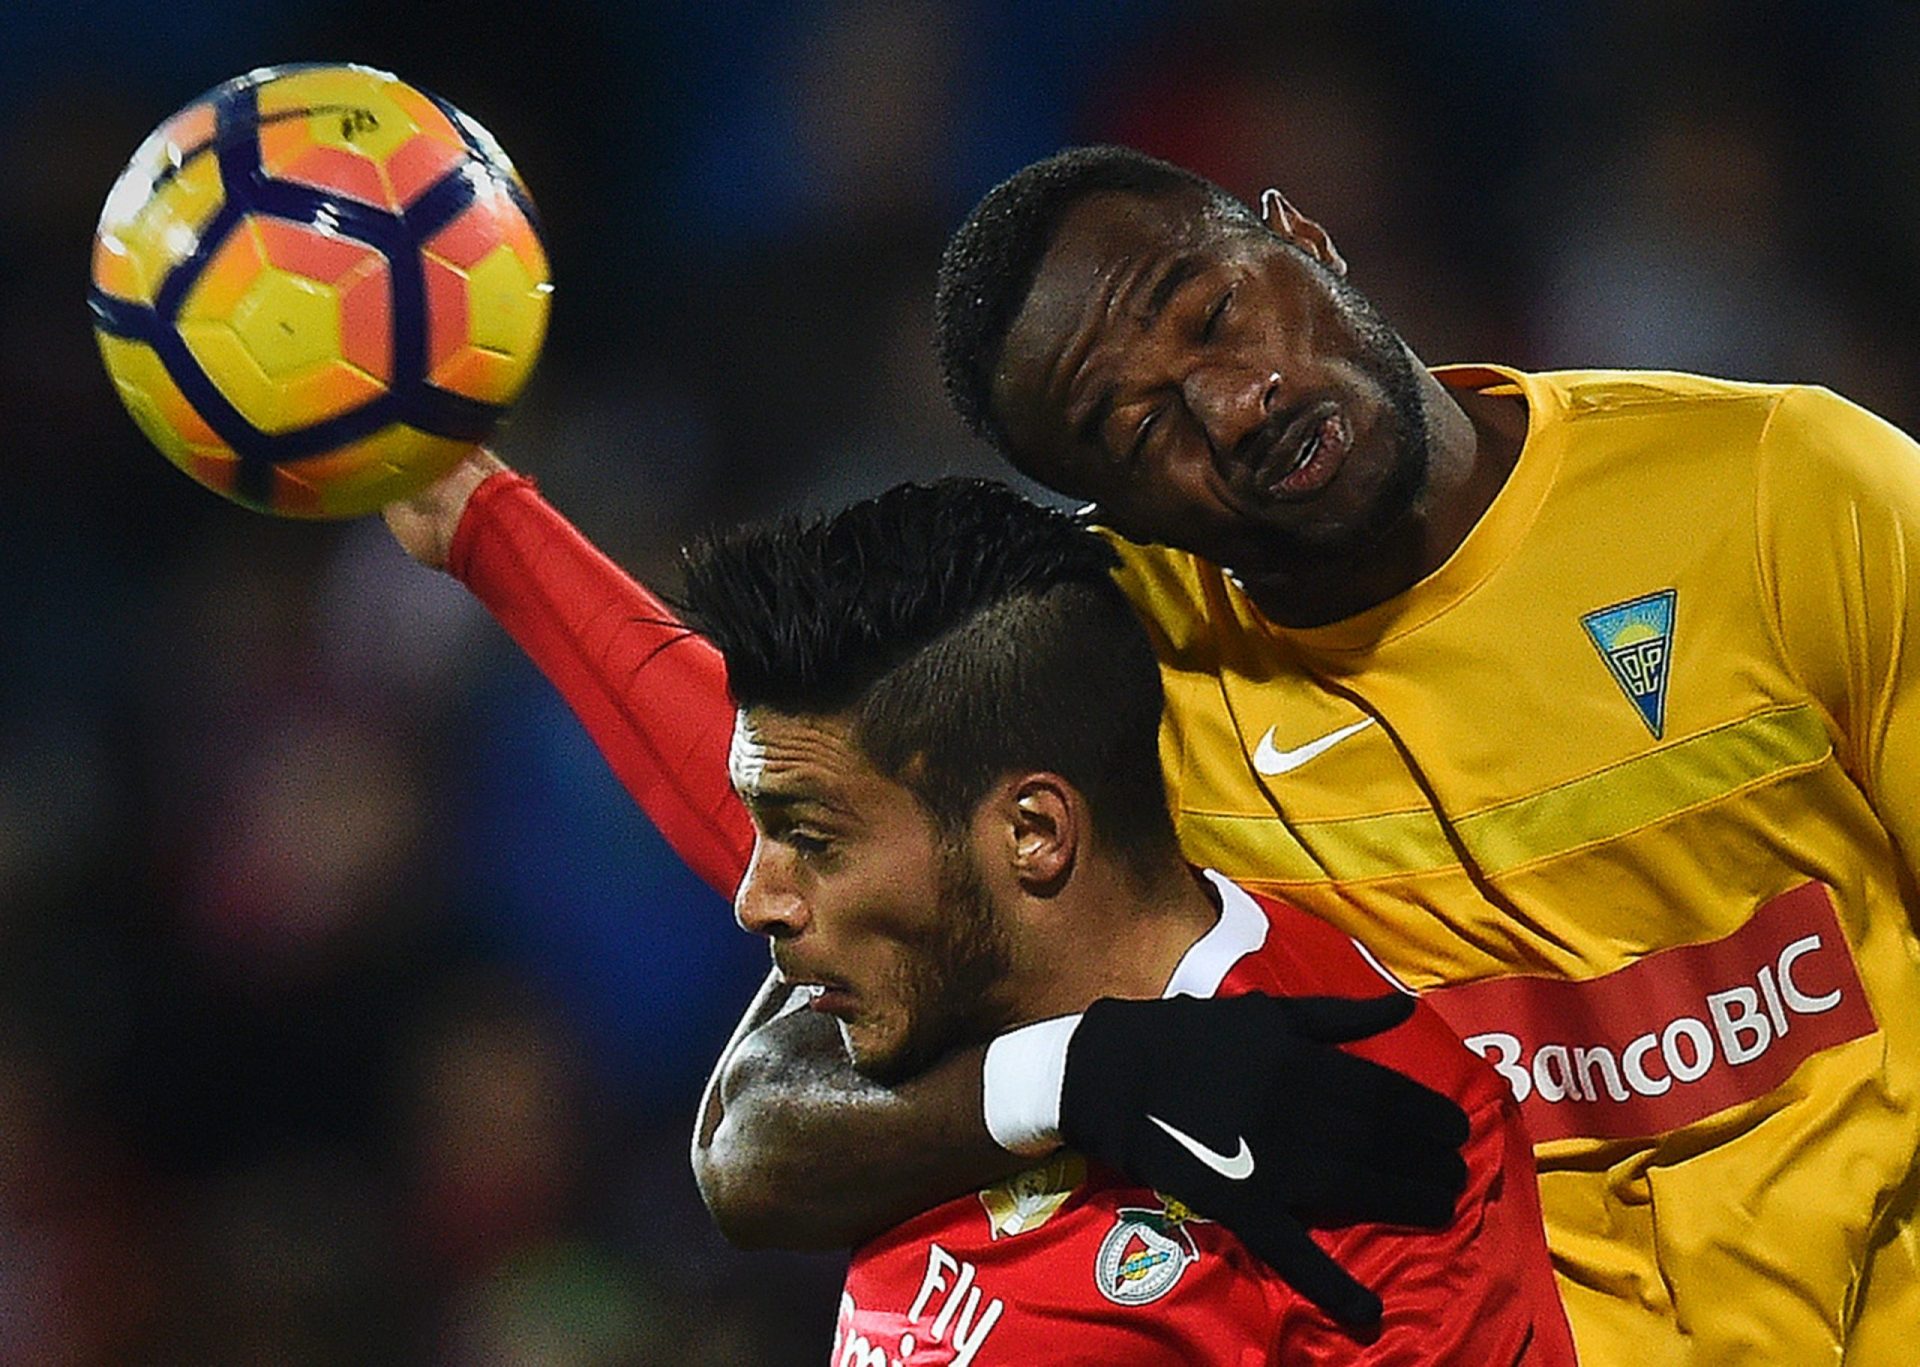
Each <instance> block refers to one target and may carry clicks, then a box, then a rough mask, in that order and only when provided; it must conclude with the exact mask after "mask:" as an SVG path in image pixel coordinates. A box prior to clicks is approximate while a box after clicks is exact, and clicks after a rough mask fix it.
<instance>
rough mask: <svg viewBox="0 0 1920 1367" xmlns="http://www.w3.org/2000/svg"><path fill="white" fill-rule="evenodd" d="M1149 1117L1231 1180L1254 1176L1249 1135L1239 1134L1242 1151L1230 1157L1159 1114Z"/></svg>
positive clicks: (1180, 1143)
mask: <svg viewBox="0 0 1920 1367" xmlns="http://www.w3.org/2000/svg"><path fill="white" fill-rule="evenodd" d="M1147 1119H1149V1120H1151V1121H1152V1122H1153V1123H1154V1124H1156V1125H1158V1126H1159V1127H1160V1128H1161V1129H1163V1130H1165V1131H1166V1132H1167V1133H1168V1134H1170V1135H1172V1136H1173V1138H1174V1140H1175V1142H1176V1143H1178V1144H1179V1145H1180V1147H1181V1148H1183V1149H1185V1150H1186V1151H1187V1152H1188V1153H1190V1154H1192V1155H1193V1156H1194V1157H1195V1158H1198V1159H1199V1160H1200V1161H1201V1162H1202V1163H1205V1164H1206V1165H1207V1166H1208V1167H1210V1168H1212V1169H1213V1170H1214V1171H1215V1172H1217V1173H1219V1174H1220V1175H1221V1176H1222V1177H1224V1178H1226V1179H1227V1180H1228V1181H1229V1182H1244V1181H1246V1180H1247V1179H1248V1178H1249V1177H1251V1176H1253V1150H1252V1149H1250V1148H1248V1147H1247V1137H1246V1136H1245V1135H1241V1136H1239V1139H1240V1152H1239V1153H1236V1154H1235V1155H1233V1157H1231V1158H1229V1157H1227V1155H1225V1154H1224V1153H1221V1152H1220V1151H1219V1150H1218V1149H1210V1148H1208V1147H1207V1146H1206V1145H1205V1144H1202V1143H1201V1142H1200V1141H1199V1140H1197V1139H1195V1138H1194V1137H1193V1136H1192V1135H1190V1134H1188V1133H1187V1132H1186V1131H1184V1130H1179V1129H1175V1128H1174V1127H1173V1126H1172V1125H1169V1124H1167V1122H1166V1121H1164V1120H1162V1119H1161V1118H1160V1117H1159V1116H1157V1115H1149V1116H1148V1117H1147Z"/></svg>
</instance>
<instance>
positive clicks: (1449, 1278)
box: [831, 876, 1574, 1367]
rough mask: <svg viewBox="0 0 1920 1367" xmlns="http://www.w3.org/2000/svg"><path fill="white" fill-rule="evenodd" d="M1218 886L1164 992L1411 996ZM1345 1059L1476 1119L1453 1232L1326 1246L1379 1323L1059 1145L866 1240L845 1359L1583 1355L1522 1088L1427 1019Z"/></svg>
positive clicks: (1286, 915)
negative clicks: (1424, 1090)
mask: <svg viewBox="0 0 1920 1367" xmlns="http://www.w3.org/2000/svg"><path fill="white" fill-rule="evenodd" d="M1214 882H1215V885H1216V886H1217V887H1218V888H1219V890H1220V893H1221V900H1222V902H1223V904H1224V911H1223V914H1222V916H1221V918H1220V921H1219V922H1218V924H1216V925H1215V927H1214V928H1213V930H1211V931H1210V932H1208V934H1206V935H1205V936H1203V937H1202V938H1201V939H1200V940H1199V941H1198V942H1197V943H1196V944H1195V945H1194V946H1193V948H1192V949H1191V950H1189V951H1188V953H1187V955H1186V957H1185V958H1184V959H1182V961H1181V963H1180V967H1179V969H1178V970H1177V971H1176V972H1175V974H1174V977H1173V981H1172V982H1171V984H1169V987H1168V995H1169V996H1172V995H1177V994H1180V993H1187V994H1190V995H1194V996H1212V995H1215V994H1216V993H1229V994H1231V993H1240V992H1269V993H1273V994H1276V995H1314V996H1321V995H1332V996H1348V997H1367V996H1378V995H1379V994H1380V992H1381V991H1383V990H1388V989H1389V988H1390V987H1397V986H1398V984H1395V983H1392V980H1391V979H1389V978H1387V977H1386V975H1385V973H1384V971H1383V970H1381V969H1379V968H1377V967H1376V966H1375V965H1374V964H1373V963H1372V961H1371V960H1370V959H1369V957H1368V956H1367V955H1366V953H1365V951H1364V950H1362V949H1361V948H1360V947H1359V946H1358V945H1357V944H1356V943H1355V942H1354V941H1352V940H1350V939H1349V938H1348V937H1347V936H1345V935H1343V934H1342V933H1340V932H1339V931H1337V930H1334V929H1333V928H1332V927H1330V926H1328V925H1327V924H1326V923H1325V922H1323V921H1319V920H1316V919H1315V918H1313V917H1311V916H1308V915H1307V914H1306V913H1305V912H1302V911H1300V910H1298V909H1296V908H1294V907H1290V906H1287V905H1286V904H1284V903H1280V902H1274V901H1269V900H1267V899H1264V898H1256V897H1254V896H1251V895H1250V894H1248V893H1247V892H1246V891H1244V890H1243V889H1241V888H1239V887H1238V886H1236V885H1235V884H1232V883H1230V882H1227V881H1226V880H1225V879H1222V878H1219V877H1217V876H1214ZM1347 1047H1348V1048H1349V1050H1350V1051H1351V1052H1353V1053H1356V1054H1359V1055H1362V1056H1364V1057H1367V1058H1370V1059H1373V1060H1375V1061H1377V1062H1380V1063H1384V1064H1388V1065H1390V1066H1392V1067H1394V1068H1396V1069H1398V1070H1400V1071H1401V1072H1403V1073H1406V1074H1408V1075H1409V1076H1411V1077H1413V1078H1416V1079H1418V1080H1419V1081H1421V1082H1424V1083H1425V1084H1426V1085H1427V1086H1429V1087H1432V1088H1434V1089H1435V1090H1436V1091H1439V1092H1442V1093H1444V1094H1445V1095H1447V1096H1450V1097H1452V1098H1454V1099H1455V1100H1456V1101H1458V1102H1459V1103H1460V1104H1461V1105H1462V1106H1463V1107H1464V1108H1465V1109H1466V1112H1467V1116H1468V1119H1469V1121H1470V1123H1471V1135H1470V1137H1469V1138H1468V1140H1467V1144H1466V1148H1465V1157H1466V1160H1467V1166H1468V1171H1469V1177H1468V1182H1467V1190H1466V1193H1465V1195H1464V1196H1463V1197H1462V1198H1461V1201H1460V1205H1459V1208H1458V1210H1457V1212H1456V1215H1455V1218H1454V1221H1453V1223H1452V1225H1450V1226H1449V1227H1447V1228H1446V1229H1442V1230H1415V1229H1408V1228H1403V1227H1397V1226H1383V1225H1355V1226H1351V1227H1349V1228H1346V1229H1341V1230H1335V1231H1330V1232H1316V1234H1315V1235H1314V1237H1315V1238H1316V1239H1317V1240H1318V1242H1319V1243H1320V1245H1321V1246H1322V1247H1323V1248H1325V1249H1326V1250H1327V1251H1328V1252H1329V1253H1331V1254H1332V1256H1333V1257H1334V1259H1335V1260H1336V1261H1337V1262H1339V1264H1340V1265H1341V1266H1342V1267H1344V1268H1346V1269H1347V1271H1349V1272H1350V1273H1352V1274H1353V1275H1354V1276H1355V1277H1357V1278H1358V1279H1359V1280H1360V1281H1361V1282H1362V1283H1363V1284H1365V1285H1366V1286H1368V1287H1371V1288H1372V1289H1373V1290H1374V1291H1375V1292H1377V1293H1378V1294H1379V1296H1380V1298H1381V1301H1382V1302H1383V1304H1384V1306H1385V1315H1384V1318H1383V1319H1382V1321H1381V1324H1380V1326H1379V1328H1378V1329H1377V1330H1376V1331H1373V1332H1370V1333H1364V1334H1355V1333H1353V1332H1351V1331H1348V1330H1345V1329H1342V1328H1341V1327H1339V1326H1338V1325H1336V1324H1335V1323H1334V1322H1333V1321H1332V1320H1330V1319H1329V1318H1328V1317H1327V1316H1325V1315H1324V1314H1322V1313H1321V1312H1320V1311H1319V1310H1318V1309H1317V1308H1316V1307H1314V1306H1313V1305H1312V1304H1311V1303H1310V1302H1308V1301H1306V1300H1305V1299H1303V1298H1302V1297H1301V1296H1299V1295H1298V1294H1297V1293H1295V1292H1294V1291H1293V1290H1292V1289H1291V1288H1289V1287H1288V1286H1287V1284H1286V1283H1285V1282H1283V1281H1281V1280H1280V1278H1279V1276H1278V1275H1276V1274H1275V1273H1274V1272H1272V1271H1271V1270H1270V1269H1268V1268H1267V1267H1266V1266H1265V1264H1263V1263H1260V1262H1258V1261H1257V1260H1256V1259H1255V1258H1254V1257H1253V1256H1252V1255H1251V1254H1249V1253H1248V1252H1247V1251H1246V1249H1245V1248H1243V1247H1242V1246H1241V1244H1240V1241H1239V1240H1238V1239H1236V1238H1235V1237H1234V1236H1233V1235H1232V1234H1230V1233H1228V1232H1227V1230H1226V1229H1225V1228H1223V1227H1222V1226H1220V1225H1217V1224H1213V1223H1211V1222H1209V1221H1207V1220H1205V1219H1204V1218H1202V1217H1201V1216H1200V1215H1199V1214H1196V1213H1195V1212H1192V1211H1189V1210H1187V1209H1186V1208H1185V1207H1183V1206H1182V1205H1180V1204H1179V1203H1178V1202H1177V1201H1170V1200H1167V1199H1165V1198H1163V1197H1161V1196H1159V1195H1157V1194H1155V1193H1154V1192H1152V1191H1149V1190H1147V1189H1145V1188H1142V1187H1137V1186H1132V1185H1129V1184H1128V1183H1127V1181H1126V1179H1124V1178H1123V1177H1121V1176H1120V1175H1119V1174H1118V1173H1115V1172H1113V1171H1110V1170H1107V1169H1104V1168H1101V1167H1099V1166H1090V1165H1089V1164H1087V1163H1086V1162H1085V1161H1084V1160H1082V1159H1081V1158H1080V1157H1079V1156H1078V1155H1077V1154H1072V1153H1062V1154H1058V1155H1056V1156H1055V1157H1053V1158H1052V1159H1050V1160H1048V1161H1047V1162H1045V1163H1042V1164H1041V1165H1039V1166H1038V1167H1036V1168H1032V1169H1029V1170H1028V1171H1027V1172H1024V1173H1022V1174H1020V1175H1019V1176H1017V1177H1015V1178H1013V1179H1012V1180H1010V1181H1008V1182H1005V1183H1002V1184H1001V1185H999V1186H996V1187H990V1188H988V1189H987V1190H985V1191H982V1192H980V1193H978V1194H977V1195H973V1196H968V1197H964V1198H961V1199H959V1200H954V1201H949V1202H947V1203H946V1204H945V1205H942V1206H938V1207H936V1208H935V1209H933V1210H930V1211H927V1212H926V1213H925V1214H923V1215H921V1216H918V1217H917V1218H915V1219H913V1220H909V1221H908V1222H906V1223H905V1224H902V1225H899V1226H897V1227H896V1228H894V1229H892V1230H889V1231H888V1232H887V1233H885V1234H883V1235H881V1236H880V1237H879V1238H877V1239H874V1240H873V1241H871V1242H870V1243H868V1244H866V1245H865V1246H863V1247H862V1248H860V1249H858V1250H857V1251H856V1252H855V1253H854V1256H853V1262H852V1264H851V1266H850V1267H849V1269H848V1272H847V1282H846V1290H845V1291H844V1293H843V1294H842V1296H841V1301H840V1315H839V1321H838V1324H837V1326H836V1329H835V1333H834V1343H833V1354H832V1358H831V1362H832V1364H833V1367H930V1365H931V1364H935V1363H939V1364H951V1365H952V1367H967V1364H979V1365H980V1367H987V1365H988V1364H995V1363H1009V1364H1021V1365H1022V1367H1041V1365H1042V1364H1049V1363H1120V1362H1124V1363H1147V1362H1154V1363H1181V1364H1195V1365H1197V1367H1209V1365H1216V1364H1217V1367H1254V1365H1255V1364H1268V1363H1315V1364H1318V1363H1367V1364H1388V1363H1395V1364H1399V1363H1451V1364H1461V1365H1462V1367H1466V1365H1468V1364H1470V1365H1471V1367H1491V1365H1492V1364H1505V1363H1528V1364H1558V1363H1570V1362H1572V1361H1574V1352H1573V1342H1572V1338H1571V1336H1570V1334H1569V1332H1568V1329H1567V1322H1566V1316H1565V1313H1564V1312H1563V1311H1562V1309H1561V1306H1560V1299H1559V1294H1558V1292H1557V1291H1556V1289H1555V1287H1554V1281H1553V1272H1552V1270H1551V1268H1550V1266H1549V1264H1548V1261H1547V1245H1546V1237H1545V1235H1544V1234H1543V1232H1542V1230H1541V1224H1540V1209H1539V1198H1538V1193H1537V1191H1536V1189H1535V1185H1534V1170H1533V1157H1532V1152H1531V1149H1530V1147H1529V1143H1528V1139H1527V1135H1526V1132H1525V1130H1524V1129H1523V1128H1522V1126H1521V1122H1520V1117H1519V1113H1518V1110H1517V1109H1516V1107H1515V1105H1514V1102H1513V1098H1512V1095H1511V1093H1510V1092H1509V1091H1508V1090H1507V1088H1506V1087H1504V1086H1502V1085H1501V1084H1500V1082H1499V1080H1498V1079H1497V1078H1496V1077H1495V1076H1494V1074H1493V1072H1492V1070H1491V1069H1490V1068H1488V1067H1487V1065H1486V1064H1485V1063H1484V1062H1483V1061H1482V1060H1481V1059H1479V1058H1478V1057H1477V1056H1475V1055H1473V1054H1471V1053H1470V1052H1468V1050H1467V1049H1466V1048H1465V1047H1464V1046H1463V1045H1462V1044H1461V1043H1460V1041H1459V1040H1458V1038H1456V1037H1455V1036H1454V1034H1453V1033H1452V1031H1450V1030H1449V1029H1448V1028H1447V1026H1446V1025H1445V1024H1444V1023H1443V1022H1442V1021H1441V1020H1440V1018H1439V1017H1438V1016H1437V1015H1436V1014H1435V1013H1434V1012H1433V1011H1432V1010H1431V1009H1430V1008H1428V1007H1425V1006H1422V1007H1420V1008H1419V1009H1417V1010H1416V1011H1415V1012H1414V1014H1413V1016H1412V1017H1411V1018H1410V1019H1409V1020H1407V1021H1406V1022H1405V1023H1404V1024H1402V1025H1400V1026H1398V1027H1396V1028H1394V1029H1393V1030H1390V1031H1388V1032H1386V1033H1385V1034H1382V1035H1378V1036H1375V1037H1373V1038H1371V1039H1368V1040H1365V1041H1363V1042H1361V1043H1358V1044H1354V1045H1350V1046H1347Z"/></svg>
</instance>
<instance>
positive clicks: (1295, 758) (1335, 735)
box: [1253, 717, 1373, 778]
mask: <svg viewBox="0 0 1920 1367" xmlns="http://www.w3.org/2000/svg"><path fill="white" fill-rule="evenodd" d="M1372 725H1373V718H1372V717H1362V718H1360V720H1359V721H1357V722H1355V723H1353V725H1351V726H1343V727H1341V728H1340V729H1339V730H1338V731H1329V732H1327V734H1326V735H1324V736H1322V737H1320V738H1319V739H1318V740H1310V741H1308V742H1307V743H1306V744H1305V745H1300V746H1296V747H1294V748H1293V749H1291V750H1281V749H1278V748H1276V747H1275V745H1274V743H1273V733H1274V731H1275V729H1276V728H1274V727H1271V726H1269V727H1268V728H1267V734H1266V735H1264V736H1262V737H1260V743H1259V744H1258V745H1256V746H1254V747H1253V767H1254V768H1255V769H1257V770H1259V771H1260V772H1261V773H1263V774H1265V775H1266V776H1267V777H1269V778H1272V777H1273V776H1274V775H1275V774H1286V773H1291V772H1293V771H1294V770H1295V769H1298V768H1299V767H1300V766H1301V765H1303V764H1305V763H1306V762H1307V761H1308V760H1310V759H1317V758H1319V757H1320V756H1321V755H1324V754H1326V753H1327V751H1329V750H1331V749H1333V747H1334V746H1336V745H1338V744H1339V743H1340V742H1341V741H1343V740H1345V739H1346V738H1347V737H1348V736H1355V735H1358V734H1359V733H1360V732H1362V731H1364V730H1366V729H1367V728H1368V727H1369V726H1372Z"/></svg>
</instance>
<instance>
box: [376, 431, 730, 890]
mask: <svg viewBox="0 0 1920 1367" xmlns="http://www.w3.org/2000/svg"><path fill="white" fill-rule="evenodd" d="M386 519H387V526H388V527H389V528H391V529H392V531H393V534H394V537H395V538H396V539H397V540H398V541H399V542H400V545H401V547H402V548H403V549H404V550H406V552H407V553H408V554H409V555H411V556H412V557H413V558H414V559H416V560H418V561H420V563H422V564H423V565H426V566H428V567H430V568H433V569H443V570H446V571H448V572H449V573H451V574H452V575H453V576H454V577H455V578H457V579H459V580H460V581H461V582H462V583H464V584H465V585H466V586H467V587H468V588H469V589H470V590H472V592H473V594H474V596H475V597H476V598H478V599H479V600H480V601H481V602H482V603H484V604H485V605H486V607H487V610H488V611H490V612H491V613H492V614H493V615H494V617H495V618H496V619H497V620H498V621H499V623H500V624H501V626H503V627H505V628H506V630H507V634H508V635H510V636H512V637H513V639H514V641H515V642H516V643H518V644H519V646H520V648H521V649H522V650H524V651H526V653H527V655H528V657H529V658H531V659H532V661H533V662H534V664H535V665H537V666H539V668H540V672H541V673H543V674H545V675H546V676H547V678H548V679H549V680H550V681H551V682H552V683H553V685H554V687H555V688H557V689H559V690H560V694H561V696H562V697H564V698H565V699H566V701H567V705H568V706H569V707H571V708H572V709H573V712H574V715H576V716H577V717H579V718H580V721H581V722H582V724H583V725H585V727H586V728H587V733H588V734H589V735H590V736H592V738H593V743H594V745H595V746H596V747H597V748H598V749H599V751H600V753H601V754H602V755H604V756H605V757H606V760H607V763H608V764H609V765H610V766H611V767H612V769H613V772H614V775H615V776H616V777H617V778H618V779H619V780H620V782H621V784H622V785H623V786H625V788H626V790H627V791H628V792H629V793H631V794H632V795H633V799H634V801H635V802H637V803H639V804H640V807H641V810H643V811H644V812H645V813H646V814H647V817H648V819H649V820H651V821H652V822H653V825H654V827H655V828H656V829H657V830H658V831H659V832H660V834H661V836H662V837H663V838H664V839H665V840H666V842H667V843H668V844H669V845H671V846H672V847H673V850H674V853H676V854H678V855H679V856H680V858H681V859H682V860H684V861H685V862H686V864H687V866H688V867H689V868H691V869H692V870H693V871H694V872H695V873H697V874H698V875H700V877H701V878H702V879H704V880H705V881H706V882H707V884H708V885H709V886H711V887H712V888H713V889H714V891H716V892H718V893H719V894H720V895H721V896H722V897H727V898H731V897H732V896H733V890H734V888H735V887H736V886H737V885H738V884H739V882H740V876H741V874H743V873H744V872H745V871H746V867H747V856H748V855H749V854H750V853H751V852H752V850H753V827H752V825H751V824H750V823H749V822H748V820H747V814H746V811H745V809H744V808H742V807H741V806H740V803H739V800H738V799H737V798H736V797H735V796H734V794H733V789H732V787H731V785H729V783H728V782H727V746H728V743H729V740H730V738H731V736H732V733H733V704H732V703H731V702H730V701H729V700H728V697H727V679H726V670H725V668H724V667H723V666H722V664H721V661H720V656H719V653H718V652H717V651H715V650H714V649H713V647H712V646H710V645H708V644H707V642H706V641H705V640H703V639H702V638H701V637H699V636H698V635H696V634H695V633H694V632H693V631H692V630H691V629H690V628H688V627H687V626H686V625H685V624H684V623H682V622H681V621H680V620H679V619H678V618H676V617H675V616H674V615H673V612H672V610H671V609H670V608H668V607H667V605H666V604H665V603H663V602H661V601H660V599H659V598H658V597H656V596H655V595H654V594H653V593H651V592H650V591H649V590H648V589H647V588H646V586H645V585H643V584H640V583H639V582H637V581H636V580H634V579H633V577H632V576H630V575H629V574H627V573H626V571H624V570H622V569H621V568H620V567H619V566H618V565H616V564H614V563H613V562H612V561H611V560H609V559H608V558H607V557H606V556H605V555H603V554H601V553H600V551H599V550H598V549H596V548H595V547H594V545H593V544H592V543H591V542H589V541H588V540H587V539H586V538H585V537H583V536H581V535H580V533H579V532H578V531H577V530H575V529H574V527H573V526H572V525H571V524H570V523H568V522H567V520H566V519H565V518H563V517H561V516H560V514H559V513H557V512H556V511H554V509H553V507H552V506H551V505H550V504H548V503H547V502H546V500H545V499H543V498H541V497H540V495H539V493H538V492H537V491H536V490H535V489H534V486H533V482H532V481H531V480H528V479H526V478H524V477H523V476H521V475H518V474H515V473H514V472H513V471H511V470H509V469H508V468H507V467H506V465H504V464H503V463H501V461H500V460H499V459H498V458H497V457H495V456H493V455H492V454H490V453H489V452H486V451H478V452H476V453H475V454H474V455H472V456H469V457H468V458H467V459H466V460H465V461H463V462H462V463H461V464H460V465H458V466H456V467H455V468H454V469H453V471H452V473H450V474H448V475H446V476H445V477H444V478H442V479H441V480H440V481H439V482H437V483H435V484H434V485H432V486H430V487H429V488H428V489H427V490H426V491H425V492H423V493H422V494H421V495H420V496H419V497H417V498H414V499H411V500H408V501H406V502H403V503H395V504H392V505H391V506H389V507H388V508H387V509H386Z"/></svg>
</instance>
